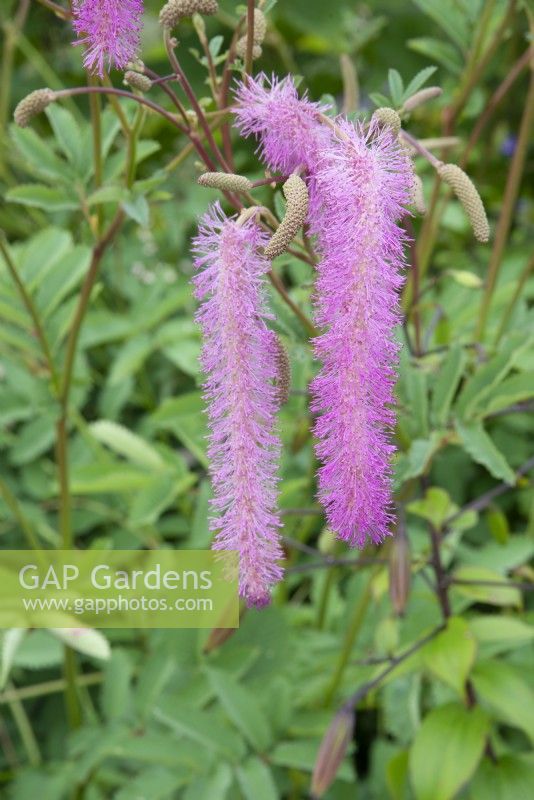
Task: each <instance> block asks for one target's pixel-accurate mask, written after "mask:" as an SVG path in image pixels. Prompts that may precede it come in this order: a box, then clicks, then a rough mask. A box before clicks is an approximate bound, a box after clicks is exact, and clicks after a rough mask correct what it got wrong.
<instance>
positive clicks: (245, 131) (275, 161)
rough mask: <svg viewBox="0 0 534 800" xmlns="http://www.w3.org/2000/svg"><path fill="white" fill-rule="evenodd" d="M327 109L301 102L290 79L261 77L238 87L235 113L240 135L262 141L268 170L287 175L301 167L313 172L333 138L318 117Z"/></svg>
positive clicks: (306, 101)
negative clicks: (323, 149) (321, 154)
mask: <svg viewBox="0 0 534 800" xmlns="http://www.w3.org/2000/svg"><path fill="white" fill-rule="evenodd" d="M328 108H329V107H328V106H326V105H321V104H320V103H312V102H310V101H309V100H308V99H307V97H306V96H304V97H302V98H300V97H299V95H298V92H297V89H296V86H295V84H294V83H293V81H292V79H291V78H290V77H287V78H284V79H283V80H278V79H277V78H275V77H274V76H273V77H272V78H271V79H269V78H267V76H266V75H264V74H261V75H258V76H257V77H256V78H255V79H252V78H247V79H246V80H245V81H243V83H240V84H239V86H238V88H237V91H236V106H235V108H234V112H235V116H236V120H237V128H238V129H239V131H240V133H241V134H242V135H243V136H250V135H254V136H256V137H257V138H258V139H259V140H260V148H259V149H260V151H261V155H262V158H263V160H264V161H265V163H266V164H267V166H268V167H269V168H270V169H273V170H280V171H281V172H282V173H284V174H286V175H288V174H289V173H290V172H293V170H295V169H296V168H297V167H299V166H301V165H303V166H306V167H307V168H308V170H309V171H310V172H313V168H314V165H315V164H316V162H317V159H318V158H319V153H320V149H321V145H322V144H323V143H324V142H325V141H326V140H327V139H328V138H329V137H330V133H329V131H328V129H327V128H325V126H324V125H322V124H321V123H320V122H319V121H318V119H317V115H318V113H319V112H323V113H324V112H326V111H328Z"/></svg>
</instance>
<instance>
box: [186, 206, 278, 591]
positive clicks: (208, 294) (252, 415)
mask: <svg viewBox="0 0 534 800" xmlns="http://www.w3.org/2000/svg"><path fill="white" fill-rule="evenodd" d="M267 239H268V237H267V236H266V234H265V233H264V232H263V231H262V230H261V228H260V227H259V226H258V224H257V223H256V221H255V220H252V219H251V220H248V221H247V222H245V223H244V224H238V223H237V222H236V221H234V220H230V219H228V218H227V217H225V215H224V213H223V212H222V211H221V209H220V206H219V205H218V204H216V205H214V206H213V207H212V208H211V209H210V210H209V212H208V213H207V214H206V215H205V216H204V217H203V219H202V220H201V222H200V227H199V234H198V236H197V238H196V239H195V241H194V245H193V251H194V253H195V267H196V268H197V270H198V272H197V274H196V276H195V278H194V284H195V295H196V297H197V298H198V300H200V301H201V306H200V309H199V311H198V314H197V320H198V322H200V325H201V327H202V332H203V338H204V346H203V351H202V366H203V369H204V371H205V373H206V375H207V379H206V382H205V384H204V388H205V397H206V400H207V402H208V416H209V420H210V428H211V433H210V445H209V450H208V456H209V458H210V462H211V476H212V483H213V490H214V500H213V501H212V505H213V509H214V511H215V512H216V516H215V517H214V518H213V519H212V521H211V529H212V530H216V531H217V535H216V537H215V543H214V549H216V550H237V551H238V553H239V573H240V574H239V588H240V594H241V595H242V596H243V597H245V598H246V600H247V603H248V604H249V605H254V606H263V605H266V604H267V603H268V602H269V601H270V590H271V587H272V586H273V584H274V583H276V582H277V581H279V580H280V578H281V577H282V569H281V567H280V566H279V564H278V563H277V562H278V561H279V560H280V559H281V558H283V552H282V549H281V546H280V537H279V534H278V528H279V526H280V519H279V516H278V514H277V512H276V499H277V490H276V484H277V477H276V471H277V462H278V458H279V453H280V441H279V439H278V437H277V436H276V434H275V431H274V427H275V416H276V412H277V410H278V400H277V394H276V389H275V386H274V385H273V380H274V378H275V377H276V355H277V351H276V340H275V335H274V334H273V332H272V331H270V330H269V328H268V327H267V325H266V319H267V318H268V314H267V313H266V310H265V297H264V291H265V290H264V282H263V281H264V275H265V273H266V272H267V271H268V270H269V268H270V264H269V262H268V261H267V260H266V259H265V258H264V257H263V256H261V255H260V254H259V252H258V248H259V247H264V246H265V244H266V243H267Z"/></svg>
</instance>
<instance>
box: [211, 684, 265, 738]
mask: <svg viewBox="0 0 534 800" xmlns="http://www.w3.org/2000/svg"><path fill="white" fill-rule="evenodd" d="M207 675H208V678H209V681H210V684H211V687H212V689H213V691H214V692H215V694H216V695H217V697H218V698H219V702H220V703H221V705H222V707H223V708H224V710H225V711H226V713H227V715H228V717H229V719H230V720H231V721H232V722H233V724H234V725H235V726H236V728H237V729H238V730H239V731H240V732H241V733H242V734H243V736H244V737H245V739H246V740H247V741H248V742H249V743H250V744H251V745H252V747H254V748H255V750H257V751H258V752H260V753H261V752H265V751H266V750H267V749H268V747H269V745H270V744H271V742H272V733H271V730H270V728H269V723H268V721H267V718H266V717H265V715H264V713H263V711H262V710H261V708H260V706H259V705H258V703H257V701H256V698H255V697H254V695H253V694H252V692H251V691H250V690H249V689H247V688H246V687H244V686H242V685H241V684H239V683H238V682H237V681H236V680H235V678H233V677H232V675H230V674H229V673H227V672H222V671H221V670H215V669H209V670H208V671H207Z"/></svg>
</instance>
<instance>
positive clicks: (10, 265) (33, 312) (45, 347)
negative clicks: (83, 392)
mask: <svg viewBox="0 0 534 800" xmlns="http://www.w3.org/2000/svg"><path fill="white" fill-rule="evenodd" d="M0 252H1V253H2V256H3V258H4V261H5V263H6V266H7V269H8V272H9V274H10V275H11V278H12V279H13V282H14V283H15V285H16V287H17V290H18V292H19V294H20V297H21V300H22V302H23V303H24V305H25V307H26V310H27V312H28V314H29V315H30V317H31V320H32V322H33V326H34V329H35V334H36V336H37V339H38V340H39V344H40V345H41V350H42V351H43V355H44V357H45V361H46V365H47V367H48V371H49V372H50V377H51V379H52V384H53V386H54V388H55V390H56V391H59V377H58V374H57V371H56V368H55V365H54V359H53V358H52V353H51V350H50V346H49V344H48V340H47V338H46V334H45V331H44V327H43V324H42V322H41V317H40V316H39V312H38V310H37V307H36V306H35V303H34V302H33V299H32V297H31V295H30V294H29V292H28V291H27V290H26V287H25V286H24V282H23V281H22V279H21V277H20V275H19V273H18V270H17V267H16V265H15V262H14V261H13V259H12V258H11V254H10V252H9V248H8V245H7V239H6V237H5V234H4V232H3V231H2V230H0Z"/></svg>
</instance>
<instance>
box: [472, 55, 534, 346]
mask: <svg viewBox="0 0 534 800" xmlns="http://www.w3.org/2000/svg"><path fill="white" fill-rule="evenodd" d="M533 122H534V59H533V60H532V61H531V72H530V82H529V88H528V93H527V98H526V101H525V105H524V109H523V116H522V119H521V124H520V126H519V135H518V137H517V144H516V148H515V151H514V155H513V157H512V163H511V164H510V170H509V172H508V179H507V181H506V189H505V191H504V198H503V202H502V207H501V214H500V216H499V221H498V223H497V228H496V230H495V241H494V244H493V250H492V253H491V259H490V263H489V268H488V277H487V280H486V286H485V290H484V294H483V297H482V303H481V306H480V313H479V317H478V322H477V327H476V333H475V338H476V340H477V341H479V342H480V341H481V340H482V338H483V336H484V331H485V328H486V322H487V318H488V314H489V310H490V306H491V300H492V297H493V292H494V290H495V285H496V283H497V277H498V274H499V270H500V268H501V264H502V259H503V255H504V248H505V247H506V242H507V241H508V234H509V232H510V226H511V224H512V219H513V215H514V210H515V204H516V201H517V196H518V194H519V187H520V185H521V179H522V177H523V171H524V168H525V162H526V158H527V152H528V147H529V143H530V135H531V130H532V124H533Z"/></svg>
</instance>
